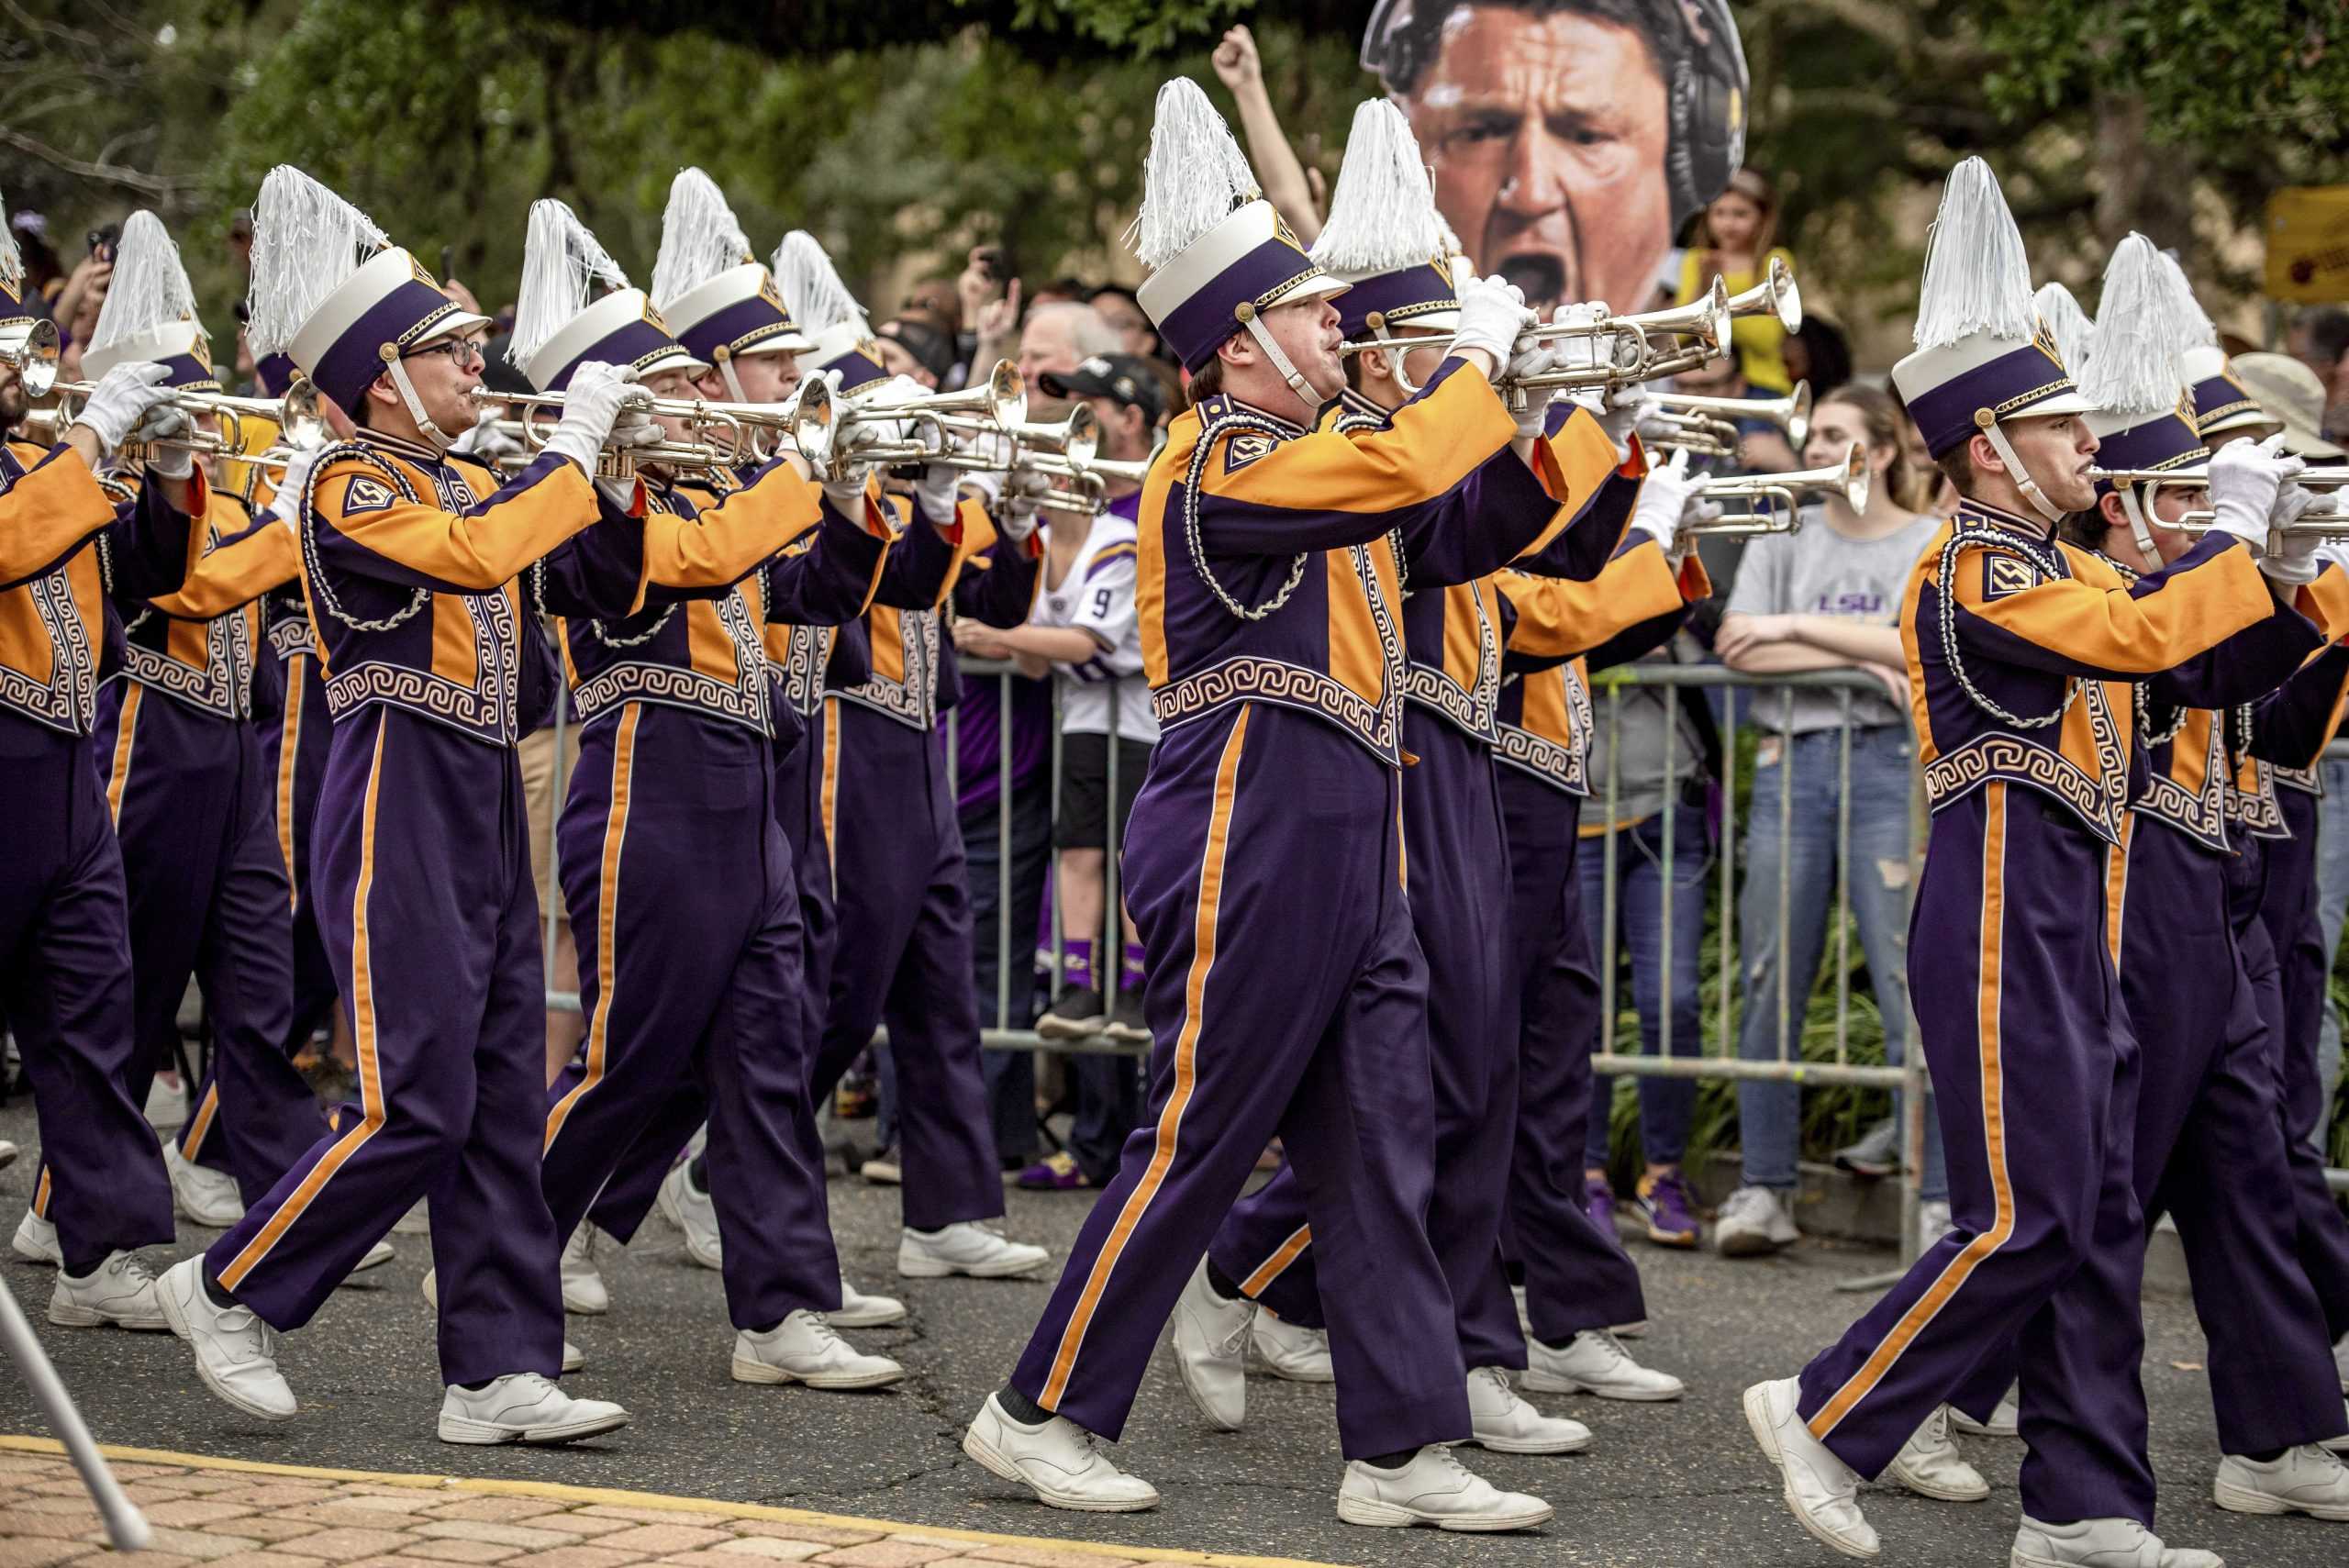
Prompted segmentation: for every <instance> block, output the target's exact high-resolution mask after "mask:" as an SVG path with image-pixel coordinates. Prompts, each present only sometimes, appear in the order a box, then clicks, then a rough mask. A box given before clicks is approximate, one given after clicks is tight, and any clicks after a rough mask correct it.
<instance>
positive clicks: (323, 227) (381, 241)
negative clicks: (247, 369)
mask: <svg viewBox="0 0 2349 1568" xmlns="http://www.w3.org/2000/svg"><path fill="white" fill-rule="evenodd" d="M390 243H391V239H390V237H389V236H387V235H386V234H384V231H383V230H382V229H380V228H376V227H375V220H374V219H373V218H371V217H368V216H367V215H366V214H365V213H363V212H361V211H360V210H359V209H358V208H357V207H355V206H351V204H350V203H349V202H347V201H344V200H343V199H342V198H341V197H340V196H339V195H335V194H334V193H333V192H332V191H330V190H328V189H327V188H326V187H325V186H324V185H321V184H319V183H317V181H316V180H313V179H312V178H310V176H308V175H307V174H305V173H304V172H302V171H300V170H299V169H296V168H295V167H294V166H293V165H292V164H290V163H280V164H279V165H278V166H277V167H276V168H274V169H272V170H271V171H270V172H269V174H268V177H267V178H265V179H263V180H262V183H261V195H260V197H259V199H257V200H256V201H255V202H254V203H253V250H252V292H251V294H250V296H249V298H248V305H249V306H250V311H251V319H250V321H248V322H247V323H246V325H245V338H246V340H247V342H248V343H250V346H251V348H252V351H253V357H254V358H256V359H260V358H262V357H265V356H267V355H270V354H282V353H284V351H285V350H286V349H287V348H288V347H289V346H291V345H292V343H293V341H294V334H295V333H296V332H299V331H300V330H301V329H302V324H303V323H304V322H306V321H307V320H309V318H310V317H311V315H312V314H313V313H314V312H316V311H317V308H318V306H320V305H321V304H323V303H325V300H326V297H327V295H330V294H332V293H333V292H334V291H335V290H336V289H339V288H340V287H341V286H342V285H343V284H346V283H348V282H350V281H351V273H353V272H357V271H358V270H359V269H360V267H361V265H362V263H364V262H365V261H366V260H367V259H368V258H369V257H370V256H373V255H374V254H375V252H377V251H378V250H383V249H384V247H385V246H386V245H389V244H390Z"/></svg>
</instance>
